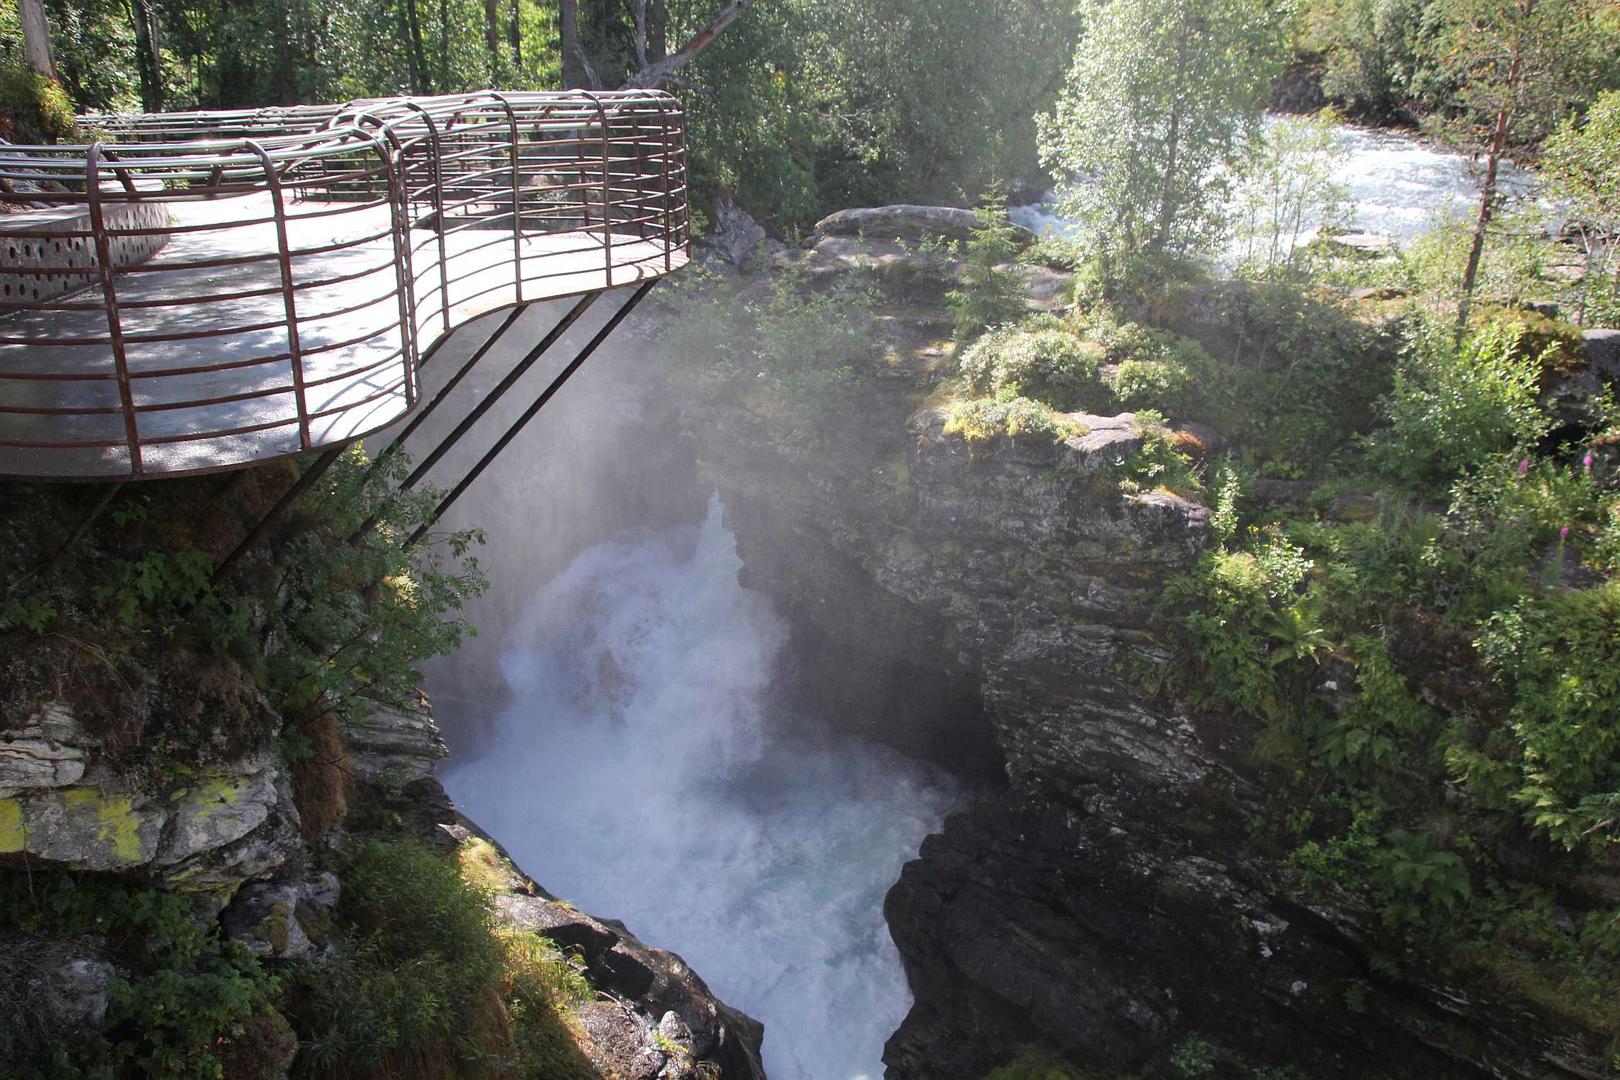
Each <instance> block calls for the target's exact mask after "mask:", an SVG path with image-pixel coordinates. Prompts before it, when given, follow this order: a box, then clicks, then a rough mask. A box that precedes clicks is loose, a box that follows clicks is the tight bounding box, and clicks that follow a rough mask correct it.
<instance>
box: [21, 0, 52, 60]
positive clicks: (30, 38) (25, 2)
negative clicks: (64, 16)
mask: <svg viewBox="0 0 1620 1080" xmlns="http://www.w3.org/2000/svg"><path fill="white" fill-rule="evenodd" d="M17 18H18V20H19V21H20V22H21V23H22V34H23V48H24V53H25V58H26V59H27V61H28V66H29V67H31V68H33V69H34V70H35V71H37V72H39V73H40V74H41V75H43V76H45V77H46V78H48V79H54V78H56V61H55V59H53V58H52V56H51V24H50V23H49V22H48V21H46V19H45V4H44V0H17Z"/></svg>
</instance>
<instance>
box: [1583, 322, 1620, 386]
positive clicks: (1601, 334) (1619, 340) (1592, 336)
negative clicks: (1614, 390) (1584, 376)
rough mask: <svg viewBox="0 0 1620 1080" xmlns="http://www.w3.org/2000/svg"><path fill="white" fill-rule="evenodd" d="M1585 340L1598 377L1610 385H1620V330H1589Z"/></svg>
mask: <svg viewBox="0 0 1620 1080" xmlns="http://www.w3.org/2000/svg"><path fill="white" fill-rule="evenodd" d="M1585 340H1586V353H1587V356H1589V357H1590V358H1591V362H1592V370H1593V371H1594V372H1595V373H1596V374H1597V376H1598V378H1599V379H1601V380H1602V381H1603V382H1604V383H1605V384H1606V385H1608V386H1615V385H1620V330H1588V331H1586V334H1585Z"/></svg>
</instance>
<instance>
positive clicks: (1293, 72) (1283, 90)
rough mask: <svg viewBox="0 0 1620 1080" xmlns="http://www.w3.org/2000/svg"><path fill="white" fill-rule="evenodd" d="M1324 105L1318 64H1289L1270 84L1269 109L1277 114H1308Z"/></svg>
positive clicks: (1320, 67)
mask: <svg viewBox="0 0 1620 1080" xmlns="http://www.w3.org/2000/svg"><path fill="white" fill-rule="evenodd" d="M1326 105H1327V95H1326V94H1324V93H1323V92H1322V65H1321V64H1320V63H1303V64H1291V65H1289V66H1288V67H1287V68H1285V69H1284V70H1283V73H1282V74H1281V75H1278V76H1277V78H1276V80H1275V81H1273V82H1272V84H1271V107H1272V108H1273V109H1275V110H1277V111H1278V112H1285V113H1297V114H1310V113H1316V112H1320V111H1321V110H1322V109H1323V108H1324V107H1326Z"/></svg>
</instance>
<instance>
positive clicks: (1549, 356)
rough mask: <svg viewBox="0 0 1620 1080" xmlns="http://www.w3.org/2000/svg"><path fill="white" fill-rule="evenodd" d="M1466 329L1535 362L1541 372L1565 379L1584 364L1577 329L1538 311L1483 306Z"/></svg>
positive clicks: (1475, 313)
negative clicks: (1495, 339)
mask: <svg viewBox="0 0 1620 1080" xmlns="http://www.w3.org/2000/svg"><path fill="white" fill-rule="evenodd" d="M1469 326H1470V328H1471V329H1472V331H1473V333H1474V334H1475V335H1476V336H1483V335H1486V334H1489V335H1491V336H1492V337H1495V338H1499V339H1500V340H1501V341H1503V342H1504V343H1505V345H1506V347H1507V348H1509V349H1511V350H1512V351H1513V353H1514V354H1515V355H1518V356H1524V357H1530V358H1533V359H1535V360H1536V361H1537V362H1538V363H1539V364H1540V365H1541V370H1542V371H1543V372H1547V373H1556V374H1561V375H1568V374H1571V373H1572V372H1575V371H1578V370H1580V369H1581V368H1582V367H1584V366H1585V365H1586V363H1587V360H1588V357H1587V355H1586V342H1585V339H1584V338H1583V337H1582V335H1581V330H1580V328H1579V327H1577V326H1575V325H1574V324H1573V323H1568V322H1565V321H1563V320H1562V319H1554V318H1552V317H1550V316H1547V315H1543V314H1542V313H1541V312H1539V311H1530V310H1527V309H1525V308H1516V307H1503V306H1501V305H1494V304H1493V305H1487V306H1484V307H1480V308H1476V309H1475V311H1474V314H1473V317H1472V318H1471V319H1469Z"/></svg>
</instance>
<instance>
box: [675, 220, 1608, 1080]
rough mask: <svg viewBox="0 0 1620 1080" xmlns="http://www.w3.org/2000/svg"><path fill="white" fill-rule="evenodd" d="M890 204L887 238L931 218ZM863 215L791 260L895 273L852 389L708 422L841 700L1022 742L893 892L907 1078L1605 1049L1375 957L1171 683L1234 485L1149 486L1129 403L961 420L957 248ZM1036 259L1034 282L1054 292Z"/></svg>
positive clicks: (912, 741) (1234, 748) (1332, 1069)
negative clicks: (820, 420) (796, 411)
mask: <svg viewBox="0 0 1620 1080" xmlns="http://www.w3.org/2000/svg"><path fill="white" fill-rule="evenodd" d="M870 216H871V217H872V218H873V219H874V220H878V221H883V222H885V228H886V230H887V232H885V233H884V234H883V235H889V234H894V233H896V232H897V227H896V225H895V223H894V221H892V220H890V219H891V218H895V217H897V216H898V217H904V216H905V215H904V213H903V212H902V211H900V210H896V211H893V212H883V213H878V214H875V215H870ZM932 220H933V219H932V218H931V217H926V216H925V218H919V219H918V220H917V221H916V222H915V224H916V227H917V228H922V229H926V228H928V227H929V224H928V222H929V221H932ZM835 224H836V223H835ZM849 231H850V230H848V229H845V228H843V227H839V228H835V229H823V230H821V231H820V234H819V235H820V236H821V238H820V239H819V240H817V241H816V242H815V244H814V247H813V248H812V249H810V250H808V251H804V252H792V253H786V254H781V255H778V256H776V257H775V259H774V266H775V270H776V271H777V272H782V271H792V272H795V273H799V274H801V275H802V276H803V277H804V279H806V280H808V281H810V282H812V283H814V284H815V285H816V286H818V287H819V286H824V285H825V284H826V283H828V282H829V281H832V280H835V279H837V278H838V277H839V275H843V274H866V275H870V276H871V277H872V278H873V279H874V280H875V281H876V282H877V283H878V284H879V285H881V286H882V287H883V288H884V290H885V299H884V300H883V302H882V303H881V304H880V307H879V310H878V318H877V324H878V327H879V332H878V335H877V339H878V340H876V341H875V342H874V348H873V350H872V352H871V353H870V354H869V355H867V356H864V357H852V358H851V363H852V364H854V365H856V366H857V368H858V370H859V372H860V374H861V377H862V379H863V382H862V387H863V389H862V393H861V394H860V395H859V398H860V405H859V408H858V409H857V411H856V415H853V416H849V417H847V418H845V421H844V426H842V427H841V428H840V430H839V432H837V433H836V435H835V436H834V437H833V438H831V439H829V440H828V441H829V448H828V449H827V450H826V451H825V452H822V453H819V454H814V455H805V454H802V453H792V452H786V451H784V450H783V449H782V448H781V446H780V445H779V440H778V439H777V438H776V435H775V432H774V431H773V427H772V424H771V421H770V420H769V418H768V417H765V418H761V417H758V416H752V417H750V416H746V415H739V412H738V410H737V409H736V408H735V404H734V403H730V402H725V401H713V400H707V399H703V398H699V399H697V401H696V403H695V404H694V405H693V406H692V408H691V416H690V424H689V427H690V430H691V432H692V436H693V438H694V439H695V440H696V441H697V443H698V444H699V447H700V456H701V459H702V464H703V466H704V468H705V469H706V470H707V471H708V472H709V474H710V475H712V476H713V478H714V479H715V482H716V483H717V485H718V487H719V489H720V491H721V494H722V496H723V498H724V500H725V503H726V507H727V524H728V526H729V527H730V528H731V529H732V530H733V531H734V532H735V533H736V535H737V537H738V544H739V549H740V552H741V554H742V556H743V559H744V562H745V564H746V569H745V571H744V574H745V582H744V583H745V584H747V585H749V586H751V587H753V588H757V589H760V590H763V591H765V592H767V593H769V594H771V595H772V596H773V597H774V598H776V599H777V600H778V601H779V603H780V604H781V605H782V607H783V608H784V609H785V610H786V611H787V612H789V613H790V615H791V617H792V618H793V620H794V622H795V624H796V630H795V634H796V638H797V641H796V643H795V647H794V649H792V650H790V651H792V652H795V653H796V654H798V656H799V657H800V659H799V660H798V663H799V664H800V665H801V666H803V667H806V668H809V669H813V671H814V675H815V677H817V678H820V679H824V680H827V681H831V682H838V681H840V680H842V681H844V682H845V683H849V682H851V681H853V684H854V686H855V687H856V688H857V689H858V691H859V692H855V691H851V692H849V693H842V694H839V695H838V699H839V701H840V702H841V703H842V704H844V705H845V706H846V707H845V709H844V710H843V711H842V712H833V713H832V714H831V715H832V718H833V721H834V723H839V724H842V725H844V726H845V727H846V728H847V729H849V730H852V731H857V732H860V733H862V734H866V735H871V736H875V737H877V738H880V739H883V740H885V741H888V742H891V743H893V744H895V745H897V746H900V747H902V748H904V749H906V750H908V751H910V752H913V753H920V754H926V755H928V756H931V757H934V758H936V759H937V760H941V761H944V762H946V763H947V764H950V765H952V766H953V767H955V768H957V769H958V770H959V771H962V772H964V773H966V774H967V775H970V776H975V777H978V778H981V779H982V778H984V777H985V776H986V775H987V773H988V772H990V771H996V772H1001V771H1002V770H1004V778H1003V781H1002V784H1001V785H1000V788H999V790H995V789H992V790H989V791H987V792H986V794H985V795H984V796H983V797H982V798H981V799H980V800H979V802H978V803H977V804H976V805H975V807H974V808H973V809H971V810H969V811H968V812H966V813H964V814H962V815H959V816H957V817H956V818H954V819H952V820H951V821H950V823H949V824H948V825H947V827H946V829H945V830H944V833H943V835H940V836H935V837H932V838H930V839H929V840H928V841H927V842H926V843H925V845H924V848H923V851H922V855H921V858H920V859H919V860H918V861H916V862H914V863H912V864H911V865H909V866H908V867H907V868H906V870H905V873H904V876H903V878H902V880H901V881H900V882H899V883H898V884H897V885H896V886H895V888H894V889H893V891H892V892H891V893H890V895H889V898H888V902H887V907H886V910H887V914H888V917H889V921H890V927H891V930H892V933H893V936H894V938H895V941H896V943H897V944H898V945H899V947H900V950H901V953H902V955H903V957H904V959H905V963H906V966H907V970H908V973H909V976H910V981H911V986H912V990H913V992H914V993H915V995H916V1004H915V1007H914V1008H913V1010H912V1012H911V1014H910V1016H909V1017H908V1018H907V1020H906V1021H905V1023H904V1025H903V1026H902V1028H901V1029H900V1030H899V1031H898V1032H897V1033H896V1034H895V1035H894V1037H893V1039H892V1040H891V1041H890V1043H889V1045H888V1049H887V1053H886V1056H885V1060H886V1062H887V1063H888V1065H889V1076H891V1077H895V1078H910V1077H916V1078H924V1077H927V1078H931V1080H940V1078H946V1080H954V1078H962V1080H967V1078H977V1077H982V1076H984V1075H985V1074H986V1073H987V1072H989V1071H990V1070H992V1069H994V1068H996V1067H998V1066H1000V1065H1003V1064H1006V1063H1007V1062H1008V1061H1010V1060H1012V1059H1014V1058H1016V1057H1017V1056H1018V1055H1019V1054H1020V1052H1021V1051H1023V1050H1024V1049H1025V1048H1027V1047H1029V1046H1032V1045H1034V1046H1041V1047H1046V1048H1049V1049H1051V1050H1053V1051H1056V1052H1058V1053H1059V1054H1061V1055H1062V1056H1063V1057H1065V1058H1068V1059H1070V1060H1072V1061H1074V1062H1075V1063H1077V1064H1081V1065H1084V1066H1087V1067H1093V1068H1097V1069H1100V1070H1104V1071H1105V1072H1107V1073H1116V1072H1117V1073H1119V1074H1126V1073H1128V1074H1130V1075H1136V1074H1137V1072H1138V1071H1139V1070H1142V1069H1144V1068H1146V1069H1149V1070H1152V1071H1154V1072H1158V1073H1161V1074H1164V1075H1203V1074H1206V1073H1207V1074H1208V1075H1233V1076H1239V1075H1243V1076H1253V1075H1277V1076H1283V1075H1291V1076H1292V1075H1297V1076H1312V1077H1364V1076H1369V1075H1381V1076H1399V1077H1419V1076H1425V1077H1431V1076H1444V1077H1452V1076H1455V1077H1483V1076H1493V1077H1553V1076H1600V1075H1606V1073H1605V1072H1604V1068H1605V1063H1603V1062H1602V1061H1601V1060H1600V1059H1599V1058H1598V1057H1597V1056H1596V1055H1595V1054H1594V1053H1593V1052H1592V1051H1591V1049H1590V1048H1583V1047H1581V1046H1580V1045H1578V1044H1577V1042H1576V1040H1574V1039H1569V1040H1565V1039H1564V1038H1563V1037H1562V1036H1561V1035H1560V1034H1559V1033H1557V1032H1549V1031H1543V1030H1541V1029H1540V1028H1539V1027H1538V1025H1537V1024H1536V1023H1535V1021H1534V1019H1533V1018H1531V1017H1529V1016H1528V1015H1526V1014H1523V1013H1519V1012H1514V1011H1510V1010H1506V1009H1502V1008H1498V1007H1496V1006H1495V1005H1493V1003H1491V1002H1489V1001H1486V1000H1482V999H1478V998H1476V996H1475V995H1474V993H1473V992H1472V991H1464V990H1462V989H1459V988H1456V987H1448V986H1444V985H1441V984H1440V983H1439V982H1438V981H1437V982H1436V983H1434V984H1432V985H1428V984H1423V983H1421V982H1420V981H1418V980H1414V979H1411V978H1408V979H1406V980H1404V981H1391V980H1388V979H1384V978H1381V977H1379V976H1376V975H1374V974H1373V972H1372V968H1371V966H1370V957H1369V950H1368V949H1367V948H1366V946H1365V944H1364V943H1365V941H1366V940H1367V939H1368V937H1369V935H1371V934H1374V933H1376V931H1377V926H1376V916H1374V915H1373V914H1372V913H1371V912H1370V911H1368V910H1366V909H1365V908H1363V907H1362V906H1361V905H1360V904H1359V903H1358V902H1357V901H1356V900H1355V899H1353V898H1350V897H1339V898H1333V899H1324V898H1322V897H1321V896H1320V895H1308V894H1307V893H1306V892H1305V890H1304V889H1302V888H1301V887H1300V884H1299V881H1298V879H1297V877H1296V876H1295V875H1294V874H1292V873H1291V872H1290V871H1289V870H1288V868H1287V866H1286V864H1285V863H1284V862H1283V861H1282V860H1280V859H1278V858H1277V857H1276V856H1275V854H1274V853H1266V852H1263V851H1260V850H1257V845H1256V843H1255V840H1254V838H1253V830H1252V829H1251V827H1250V826H1251V823H1253V822H1254V821H1256V820H1257V819H1259V820H1264V817H1265V815H1266V814H1267V813H1268V812H1270V811H1269V810H1268V807H1267V802H1266V792H1265V791H1264V790H1263V787H1262V786H1260V785H1258V784H1257V783H1256V782H1254V780H1252V779H1251V778H1250V777H1248V776H1247V775H1246V774H1245V770H1244V768H1243V767H1242V764H1241V763H1242V761H1243V760H1244V754H1245V751H1246V750H1247V747H1248V745H1249V740H1250V739H1251V738H1252V733H1250V732H1245V731H1239V730H1225V729H1223V728H1222V726H1221V725H1220V724H1217V723H1215V722H1213V721H1203V720H1200V721H1199V722H1198V723H1196V724H1195V723H1194V721H1193V720H1192V719H1191V718H1190V717H1189V716H1188V715H1187V714H1186V713H1184V712H1183V711H1182V710H1180V709H1179V708H1178V707H1177V706H1176V705H1175V704H1174V703H1172V702H1169V701H1166V700H1163V699H1162V698H1161V697H1159V696H1158V695H1156V694H1155V693H1153V692H1152V689H1151V688H1152V687H1154V686H1156V685H1158V684H1160V683H1162V681H1163V678H1164V674H1165V671H1166V667H1167V665H1169V664H1172V663H1174V662H1175V661H1174V659H1173V657H1172V654H1171V653H1170V652H1169V651H1168V650H1167V649H1166V648H1164V647H1163V646H1162V645H1161V644H1160V643H1159V642H1158V641H1156V640H1155V637H1154V633H1153V629H1152V626H1153V612H1154V608H1155V605H1156V604H1157V602H1158V599H1159V594H1160V590H1161V588H1162V586H1163V585H1164V583H1165V581H1166V580H1167V579H1168V578H1169V577H1171V576H1173V575H1175V574H1176V573H1177V572H1178V571H1179V570H1181V569H1183V568H1184V567H1186V566H1187V565H1188V564H1189V563H1190V561H1191V560H1193V559H1194V558H1196V556H1197V555H1198V554H1199V552H1200V551H1201V549H1202V546H1203V544H1204V542H1205V534H1206V531H1207V517H1208V512H1207V510H1206V508H1205V507H1203V506H1201V505H1198V504H1196V503H1192V502H1189V501H1186V500H1183V499H1180V498H1177V497H1175V496H1171V495H1166V494H1126V493H1123V492H1122V490H1121V487H1120V485H1119V483H1118V478H1117V474H1116V472H1115V470H1116V469H1117V467H1118V466H1119V465H1121V464H1122V463H1123V462H1124V461H1126V460H1127V459H1128V458H1129V457H1130V456H1131V455H1132V454H1133V453H1134V452H1135V451H1136V450H1137V449H1138V447H1139V446H1140V437H1139V435H1138V434H1137V430H1136V425H1135V424H1134V422H1133V418H1132V417H1129V416H1125V417H1091V416H1084V417H1073V418H1071V419H1072V420H1074V421H1077V422H1078V424H1079V425H1080V426H1082V427H1083V429H1084V430H1085V431H1086V434H1084V435H1081V436H1074V437H1070V438H1068V439H1067V440H1066V441H1063V442H1053V441H1050V440H1042V439H1034V440H1026V439H1017V440H1014V439H1007V438H1002V439H1000V440H998V441H996V442H994V443H991V444H989V445H982V446H978V447H970V446H969V445H967V444H966V443H964V442H963V441H962V440H961V439H960V438H958V437H955V436H952V435H947V434H946V433H945V430H944V426H945V425H944V416H943V415H942V413H941V412H940V411H939V410H937V409H934V408H930V407H928V406H927V399H928V397H929V395H930V394H931V393H933V392H934V390H935V389H936V387H937V385H938V383H939V382H940V381H941V380H942V379H943V378H945V377H946V376H947V375H948V373H949V364H948V355H949V341H948V340H945V339H948V337H949V333H950V330H949V319H948V316H946V315H945V313H944V311H943V305H942V304H941V303H940V302H939V290H938V289H937V288H936V289H935V290H934V291H933V292H932V293H931V294H929V293H928V292H926V291H919V289H918V288H917V287H916V283H918V282H932V281H937V280H938V279H939V278H940V277H941V275H942V274H944V275H946V276H948V275H949V273H950V270H951V268H950V267H949V265H948V263H946V262H945V261H944V260H942V259H941V258H940V257H939V256H937V255H922V254H917V253H914V252H908V251H906V250H905V249H904V248H903V247H901V246H898V245H894V244H892V243H889V242H887V241H874V242H870V243H869V242H867V241H864V240H859V239H852V238H851V237H850V236H847V235H836V234H839V233H847V232H849ZM1036 276H1037V277H1038V278H1040V279H1041V282H1042V291H1041V293H1039V294H1036V295H1033V296H1032V307H1036V308H1038V307H1040V306H1041V305H1042V303H1043V302H1045V301H1046V299H1047V298H1049V297H1050V296H1051V295H1052V294H1053V288H1052V284H1051V282H1050V281H1048V280H1046V278H1045V275H1036ZM677 392H679V387H678V385H677ZM942 691H948V692H949V693H953V694H959V695H961V697H960V699H959V700H958V702H957V703H956V704H955V705H954V706H953V705H951V704H948V703H947V702H946V701H944V700H943V696H944V695H943V694H942ZM861 699H864V704H863V702H862V700H861ZM963 701H966V702H968V704H967V705H966V706H964V705H963V704H962V702H963ZM987 766H990V767H991V768H987ZM1206 1058H1207V1065H1208V1068H1207V1070H1205V1072H1204V1073H1200V1072H1196V1071H1195V1072H1191V1073H1189V1072H1186V1071H1185V1069H1187V1068H1193V1067H1194V1066H1197V1067H1198V1068H1202V1067H1203V1066H1202V1065H1199V1064H1198V1063H1199V1062H1201V1061H1204V1060H1205V1059H1206ZM1189 1062H1191V1063H1192V1064H1189ZM1268 1069H1270V1070H1275V1071H1272V1072H1266V1071H1264V1070H1268ZM1284 1069H1291V1070H1293V1071H1292V1072H1284V1071H1281V1070H1284Z"/></svg>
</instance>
